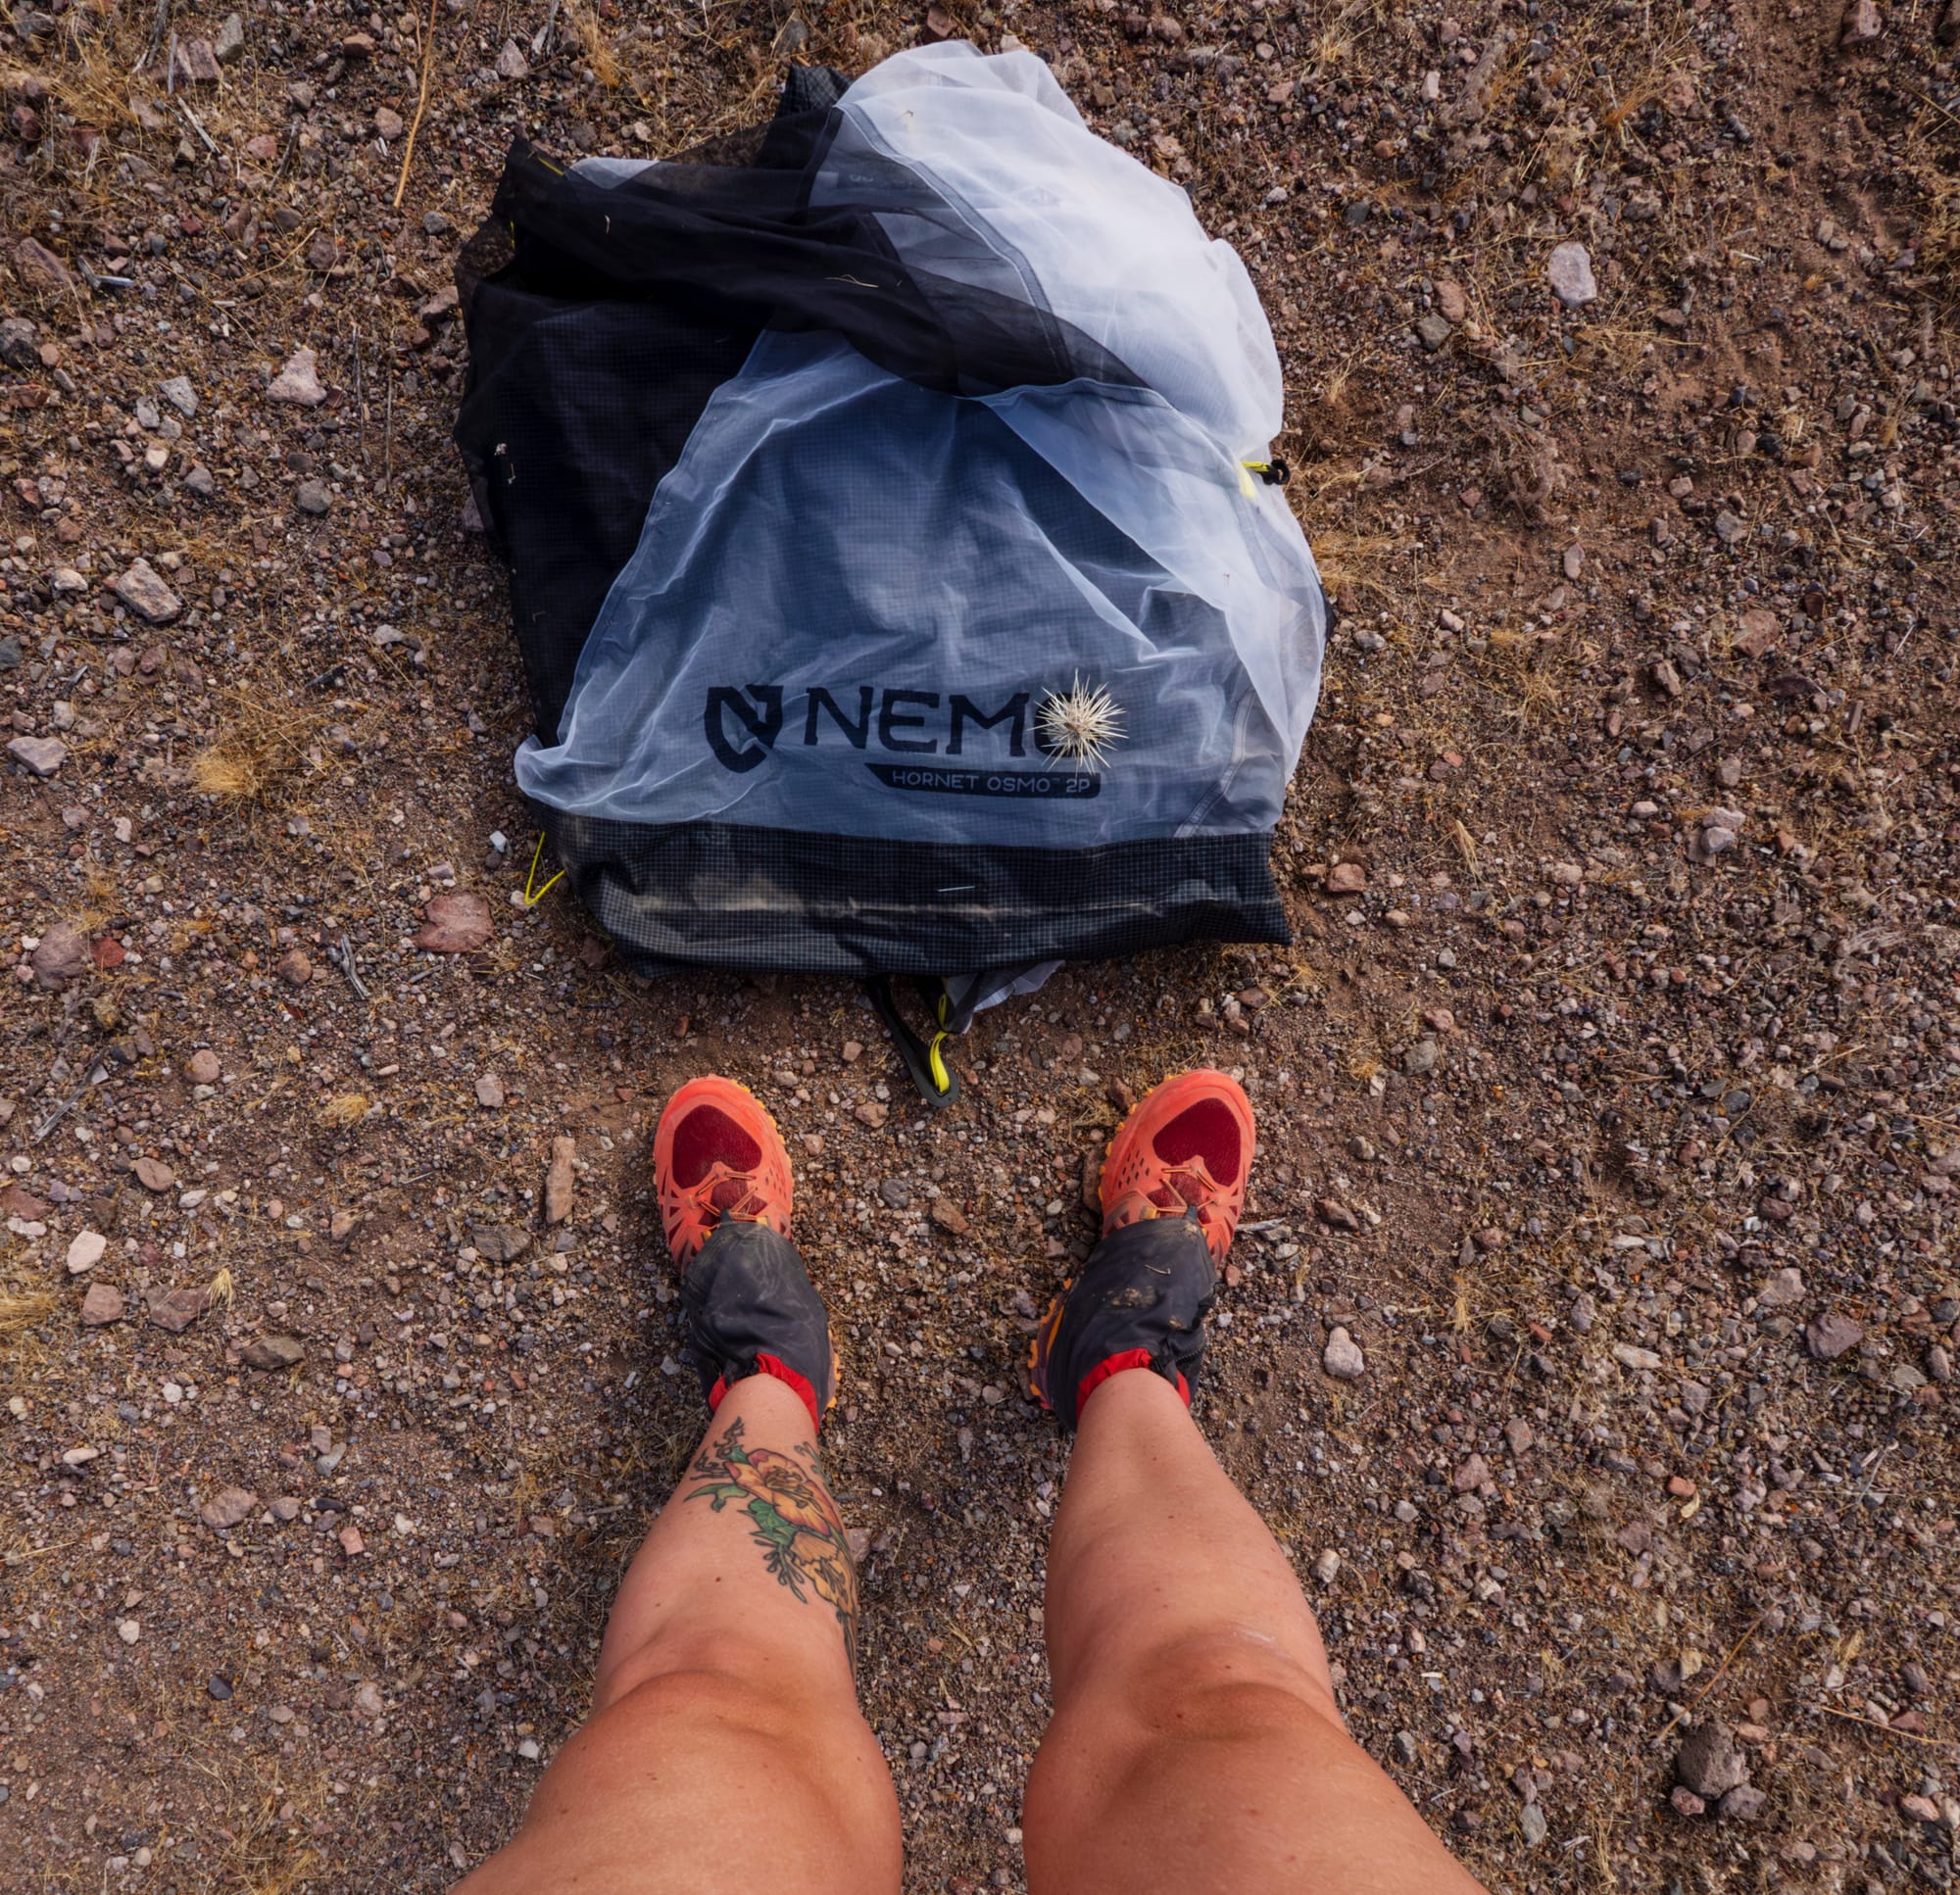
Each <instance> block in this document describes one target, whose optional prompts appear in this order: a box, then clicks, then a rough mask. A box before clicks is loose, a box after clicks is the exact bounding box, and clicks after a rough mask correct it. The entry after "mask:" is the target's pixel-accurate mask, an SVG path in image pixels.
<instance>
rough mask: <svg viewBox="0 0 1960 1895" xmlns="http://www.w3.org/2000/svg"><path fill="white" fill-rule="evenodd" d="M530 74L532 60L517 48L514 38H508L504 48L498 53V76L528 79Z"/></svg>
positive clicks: (501, 77)
mask: <svg viewBox="0 0 1960 1895" xmlns="http://www.w3.org/2000/svg"><path fill="white" fill-rule="evenodd" d="M530 75H531V64H530V61H529V60H527V59H526V58H525V57H524V56H523V54H522V53H520V52H519V51H518V50H517V42H516V41H515V39H507V40H506V41H505V42H504V50H503V51H502V52H501V53H499V54H498V55H497V76H498V77H499V78H500V79H527V78H529V77H530Z"/></svg>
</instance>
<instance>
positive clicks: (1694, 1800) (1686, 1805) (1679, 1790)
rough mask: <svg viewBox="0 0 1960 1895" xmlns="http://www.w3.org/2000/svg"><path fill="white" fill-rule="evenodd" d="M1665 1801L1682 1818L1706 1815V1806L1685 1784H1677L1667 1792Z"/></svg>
mask: <svg viewBox="0 0 1960 1895" xmlns="http://www.w3.org/2000/svg"><path fill="white" fill-rule="evenodd" d="M1667 1800H1668V1801H1669V1802H1670V1803H1672V1804H1673V1805H1674V1807H1675V1808H1676V1809H1677V1810H1679V1811H1680V1812H1681V1814H1682V1815H1683V1816H1705V1815H1706V1814H1707V1813H1708V1805H1707V1804H1706V1803H1704V1802H1703V1801H1702V1800H1701V1799H1700V1797H1698V1796H1696V1795H1695V1794H1694V1792H1693V1791H1692V1790H1691V1789H1690V1788H1689V1787H1688V1785H1687V1784H1686V1783H1677V1784H1676V1785H1675V1786H1674V1788H1673V1789H1672V1790H1670V1791H1669V1792H1668V1797H1667Z"/></svg>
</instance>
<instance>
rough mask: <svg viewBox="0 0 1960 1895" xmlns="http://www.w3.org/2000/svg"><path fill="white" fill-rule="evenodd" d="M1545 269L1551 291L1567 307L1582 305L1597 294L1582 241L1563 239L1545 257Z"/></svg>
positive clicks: (1596, 287) (1588, 257)
mask: <svg viewBox="0 0 1960 1895" xmlns="http://www.w3.org/2000/svg"><path fill="white" fill-rule="evenodd" d="M1544 273H1545V278H1546V280H1547V281H1548V282H1549V283H1550V284H1551V293H1552V294H1553V295H1554V296H1556V297H1557V298H1558V300H1559V301H1560V302H1561V303H1563V304H1564V305H1565V307H1566V308H1567V309H1568V310H1577V309H1583V308H1584V307H1585V306H1586V305H1587V304H1588V303H1591V302H1592V301H1593V299H1594V298H1596V297H1597V296H1598V294H1599V286H1598V284H1597V283H1595V282H1594V281H1593V259H1592V257H1591V256H1590V255H1589V254H1588V252H1587V249H1586V246H1585V245H1584V244H1583V243H1562V244H1560V245H1558V247H1557V248H1556V249H1555V250H1553V251H1552V253H1551V255H1550V256H1549V257H1547V258H1546V259H1545V264H1544Z"/></svg>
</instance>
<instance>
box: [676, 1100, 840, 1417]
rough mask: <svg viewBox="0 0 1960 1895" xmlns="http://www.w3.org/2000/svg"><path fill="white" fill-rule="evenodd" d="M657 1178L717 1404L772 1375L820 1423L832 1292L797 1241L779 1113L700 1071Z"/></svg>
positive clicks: (833, 1394) (828, 1369) (707, 1385)
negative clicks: (822, 1286)
mask: <svg viewBox="0 0 1960 1895" xmlns="http://www.w3.org/2000/svg"><path fill="white" fill-rule="evenodd" d="M654 1178H655V1182H656V1184H657V1185H658V1187H659V1190H660V1198H661V1222H662V1226H663V1227H664V1229H665V1231H666V1238H667V1248H668V1249H669V1250H671V1251H672V1252H673V1258H674V1262H675V1263H676V1264H678V1265H679V1266H680V1272H681V1285H680V1291H681V1307H682V1310H683V1311H684V1312H685V1314H686V1317H687V1331H688V1340H689V1342H690V1343H691V1344H692V1345H693V1348H694V1355H695V1363H696V1366H697V1368H698V1369H699V1370H700V1373H701V1386H702V1392H703V1393H704V1394H705V1395H706V1396H707V1397H708V1405H709V1407H710V1408H711V1409H714V1408H717V1407H719V1406H720V1404H721V1397H722V1396H723V1395H724V1394H725V1393H726V1392H727V1390H728V1388H729V1387H730V1385H732V1384H734V1383H737V1382H740V1381H743V1380H744V1379H745V1378H747V1377H749V1376H753V1375H766V1376H773V1377H775V1379H776V1380H777V1381H779V1382H782V1383H784V1384H786V1385H788V1386H789V1387H791V1388H793V1389H794V1390H795V1391H796V1392H797V1394H799V1395H800V1396H801V1397H802V1398H803V1402H804V1405H805V1407H807V1408H808V1409H809V1416H810V1421H811V1423H812V1424H813V1425H815V1426H818V1427H820V1426H821V1425H822V1420H823V1414H824V1411H825V1410H826V1409H827V1408H828V1407H829V1406H830V1405H831V1403H832V1402H833V1401H835V1400H836V1398H837V1358H836V1354H835V1352H834V1351H833V1350H832V1348H831V1344H830V1317H829V1313H828V1311H826V1310H825V1308H824V1306H823V1298H822V1297H821V1296H819V1295H818V1294H817V1293H816V1288H815V1286H814V1285H812V1284H811V1282H810V1280H809V1271H808V1270H806V1269H805V1268H804V1262H803V1259H802V1257H800V1256H799V1255H798V1254H797V1250H796V1246H795V1244H793V1243H792V1242H791V1241H790V1239H789V1229H790V1209H791V1204H792V1197H793V1187H792V1184H791V1180H790V1160H789V1153H788V1152H787V1151H785V1150H784V1149H783V1141H782V1135H781V1134H780V1133H779V1132H777V1130H776V1123H775V1121H774V1120H773V1119H772V1118H770V1117H769V1115H768V1113H767V1112H766V1111H764V1110H763V1109H762V1107H761V1105H760V1103H759V1102H758V1101H757V1099H756V1098H755V1096H754V1095H753V1094H752V1093H749V1092H748V1090H747V1089H746V1088H744V1087H741V1086H738V1085H736V1084H735V1082H734V1081H733V1080H729V1079H722V1078H719V1077H716V1076H710V1077H708V1078H705V1079H695V1080H690V1081H689V1082H688V1083H687V1084H686V1085H685V1086H683V1087H682V1088H681V1089H680V1091H679V1092H677V1093H675V1094H674V1095H673V1097H672V1098H670V1099H668V1100H667V1105H666V1110H665V1111H664V1112H662V1114H661V1123H660V1129H659V1130H658V1131H657V1132H656V1133H655V1134H654Z"/></svg>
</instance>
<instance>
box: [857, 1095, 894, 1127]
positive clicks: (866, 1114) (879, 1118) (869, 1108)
mask: <svg viewBox="0 0 1960 1895" xmlns="http://www.w3.org/2000/svg"><path fill="white" fill-rule="evenodd" d="M851 1116H852V1117H853V1118H855V1119H856V1120H857V1121H858V1123H859V1124H860V1125H868V1126H869V1127H870V1128H871V1129H872V1131H874V1132H875V1131H876V1130H877V1129H878V1128H879V1127H880V1126H881V1125H883V1124H884V1122H885V1121H886V1120H887V1119H888V1118H890V1117H891V1116H892V1108H891V1107H890V1106H889V1105H886V1104H884V1103H883V1102H881V1101H880V1100H878V1099H875V1098H867V1099H866V1100H865V1101H864V1102H863V1103H862V1104H861V1105H859V1106H857V1107H855V1108H854V1109H853V1111H852V1114H851Z"/></svg>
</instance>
